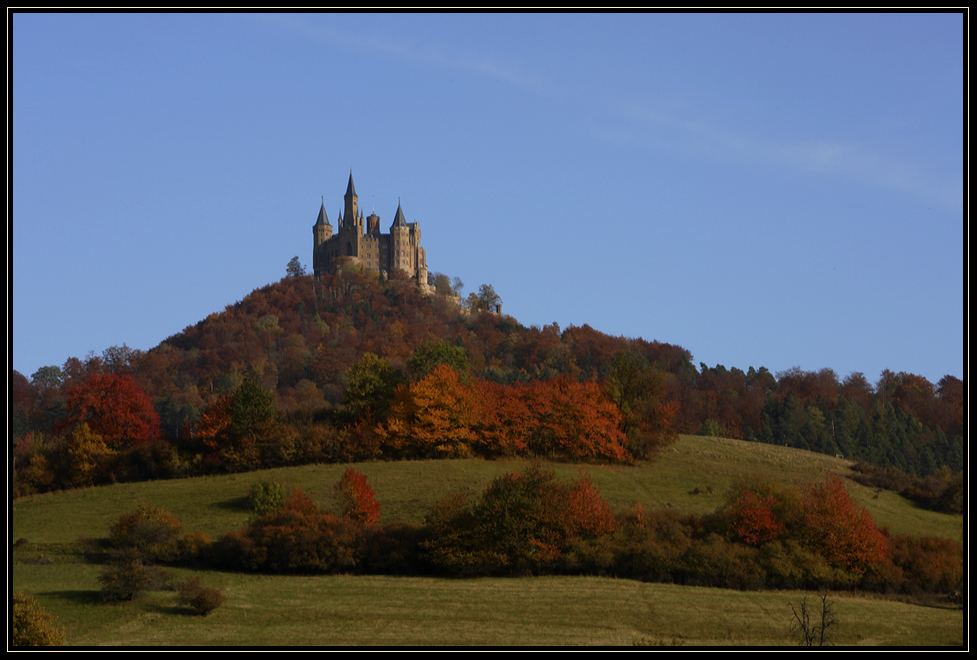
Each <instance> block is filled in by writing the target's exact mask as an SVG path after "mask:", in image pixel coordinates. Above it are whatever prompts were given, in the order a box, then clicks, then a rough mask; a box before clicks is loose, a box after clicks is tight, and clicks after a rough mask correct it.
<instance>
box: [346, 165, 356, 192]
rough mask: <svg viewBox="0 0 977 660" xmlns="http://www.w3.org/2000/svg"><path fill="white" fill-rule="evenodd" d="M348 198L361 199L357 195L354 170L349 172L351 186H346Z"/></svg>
mask: <svg viewBox="0 0 977 660" xmlns="http://www.w3.org/2000/svg"><path fill="white" fill-rule="evenodd" d="M345 196H346V197H350V196H352V197H359V195H357V194H356V186H354V185H353V170H350V171H349V184H348V185H347V186H346V195H345Z"/></svg>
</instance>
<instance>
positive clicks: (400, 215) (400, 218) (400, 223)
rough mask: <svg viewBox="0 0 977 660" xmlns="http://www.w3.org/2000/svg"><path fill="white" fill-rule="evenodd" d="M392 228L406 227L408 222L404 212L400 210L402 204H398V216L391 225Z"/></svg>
mask: <svg viewBox="0 0 977 660" xmlns="http://www.w3.org/2000/svg"><path fill="white" fill-rule="evenodd" d="M390 226H391V227H406V226H407V221H406V220H404V212H403V210H401V208H400V202H399V201H398V202H397V214H396V215H395V216H394V223H393V224H392V225H390Z"/></svg>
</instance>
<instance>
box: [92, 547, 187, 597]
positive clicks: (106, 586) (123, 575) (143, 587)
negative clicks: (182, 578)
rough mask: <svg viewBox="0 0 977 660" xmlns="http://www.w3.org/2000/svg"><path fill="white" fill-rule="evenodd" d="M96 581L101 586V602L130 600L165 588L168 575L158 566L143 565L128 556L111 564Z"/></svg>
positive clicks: (137, 558) (133, 556)
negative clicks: (146, 592)
mask: <svg viewBox="0 0 977 660" xmlns="http://www.w3.org/2000/svg"><path fill="white" fill-rule="evenodd" d="M98 581H99V582H100V583H101V584H102V589H101V594H102V600H105V601H117V600H132V599H134V598H135V597H136V596H138V595H139V594H140V593H142V592H143V591H147V590H153V589H165V588H167V586H169V581H170V574H169V573H168V572H166V571H164V570H163V569H161V568H160V567H158V566H152V565H146V564H143V563H142V561H141V558H140V557H138V556H136V555H135V554H130V555H129V556H127V557H123V558H121V559H120V560H118V561H115V562H113V563H111V564H110V565H109V567H108V568H107V569H105V570H104V571H103V572H102V574H101V575H99V576H98Z"/></svg>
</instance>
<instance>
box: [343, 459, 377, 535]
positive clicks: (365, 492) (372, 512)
mask: <svg viewBox="0 0 977 660" xmlns="http://www.w3.org/2000/svg"><path fill="white" fill-rule="evenodd" d="M336 499H337V500H338V502H339V507H340V508H341V509H342V512H343V517H344V518H347V519H349V520H352V521H353V522H359V523H364V524H367V525H372V524H374V523H376V522H377V521H378V520H380V503H379V502H377V501H376V498H375V497H374V495H373V489H372V488H370V484H368V483H367V482H366V475H364V474H363V473H362V472H360V471H359V470H354V469H353V468H348V469H347V470H346V471H345V472H343V476H342V478H341V479H340V480H339V483H338V484H336Z"/></svg>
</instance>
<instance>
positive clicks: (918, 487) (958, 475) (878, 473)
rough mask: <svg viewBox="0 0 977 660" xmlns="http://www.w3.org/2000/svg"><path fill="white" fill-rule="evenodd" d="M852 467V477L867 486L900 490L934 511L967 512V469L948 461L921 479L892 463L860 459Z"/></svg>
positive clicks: (925, 507)
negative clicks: (956, 468)
mask: <svg viewBox="0 0 977 660" xmlns="http://www.w3.org/2000/svg"><path fill="white" fill-rule="evenodd" d="M851 469H852V471H854V472H855V476H854V477H852V478H853V479H854V480H855V481H857V482H858V483H860V484H862V485H863V486H868V487H870V488H879V489H882V490H890V491H892V492H894V493H899V494H900V495H902V496H903V497H905V498H906V499H908V500H912V501H913V502H915V503H916V504H918V505H919V506H921V507H923V508H924V509H930V510H931V511H940V512H942V513H963V504H964V486H963V472H954V471H953V470H951V469H950V468H948V467H947V466H945V465H944V466H943V467H941V468H940V469H939V470H937V471H936V473H935V474H931V475H929V476H927V477H924V478H922V479H920V478H919V477H917V476H915V475H911V474H906V473H905V472H903V471H902V470H900V469H899V468H897V467H894V466H891V465H890V466H888V467H882V466H880V465H874V464H872V463H865V462H859V463H855V465H853V466H852V468H851Z"/></svg>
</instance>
